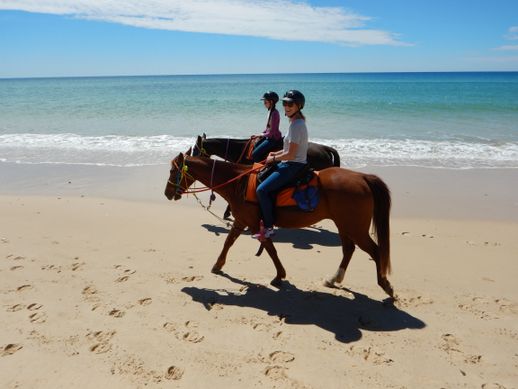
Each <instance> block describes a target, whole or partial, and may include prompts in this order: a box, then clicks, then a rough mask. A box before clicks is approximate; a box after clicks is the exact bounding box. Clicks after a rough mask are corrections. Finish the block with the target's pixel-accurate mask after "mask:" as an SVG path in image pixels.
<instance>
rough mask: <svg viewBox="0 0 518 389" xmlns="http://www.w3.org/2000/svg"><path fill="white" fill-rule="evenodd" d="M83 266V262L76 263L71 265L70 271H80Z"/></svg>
mask: <svg viewBox="0 0 518 389" xmlns="http://www.w3.org/2000/svg"><path fill="white" fill-rule="evenodd" d="M84 265H85V263H84V262H76V263H73V264H72V271H77V270H81V269H82V267H83V266H84Z"/></svg>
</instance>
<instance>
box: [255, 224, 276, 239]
mask: <svg viewBox="0 0 518 389" xmlns="http://www.w3.org/2000/svg"><path fill="white" fill-rule="evenodd" d="M274 235H275V230H274V229H273V227H270V228H261V230H259V232H258V233H257V234H253V235H252V238H254V239H258V240H259V241H261V242H262V241H264V240H266V239H268V238H269V237H271V236H274Z"/></svg>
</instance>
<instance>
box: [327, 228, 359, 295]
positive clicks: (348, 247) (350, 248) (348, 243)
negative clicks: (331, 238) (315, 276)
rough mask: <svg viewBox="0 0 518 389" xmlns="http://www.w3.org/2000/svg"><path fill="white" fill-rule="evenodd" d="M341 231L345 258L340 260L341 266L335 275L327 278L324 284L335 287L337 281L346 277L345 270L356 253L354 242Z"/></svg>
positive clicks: (339, 281)
mask: <svg viewBox="0 0 518 389" xmlns="http://www.w3.org/2000/svg"><path fill="white" fill-rule="evenodd" d="M339 233H340V239H341V240H342V252H343V258H342V262H340V266H339V267H338V270H337V271H336V273H335V275H334V276H332V277H330V278H328V279H327V280H325V282H324V285H325V286H328V287H330V288H332V287H334V286H335V285H334V284H335V282H336V283H341V282H342V281H343V280H344V277H345V271H346V270H347V266H348V265H349V262H350V261H351V257H352V256H353V253H354V249H355V246H354V242H353V241H352V240H351V239H349V237H348V236H346V235H345V234H344V233H343V232H339Z"/></svg>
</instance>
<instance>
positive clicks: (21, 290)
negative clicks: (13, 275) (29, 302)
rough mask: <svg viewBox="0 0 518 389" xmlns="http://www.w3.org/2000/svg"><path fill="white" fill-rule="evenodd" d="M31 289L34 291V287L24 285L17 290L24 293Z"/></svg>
mask: <svg viewBox="0 0 518 389" xmlns="http://www.w3.org/2000/svg"><path fill="white" fill-rule="evenodd" d="M30 289H32V285H22V286H19V287H18V288H16V291H17V292H24V291H26V290H30Z"/></svg>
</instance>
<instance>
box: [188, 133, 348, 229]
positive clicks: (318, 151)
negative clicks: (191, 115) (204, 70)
mask: <svg viewBox="0 0 518 389" xmlns="http://www.w3.org/2000/svg"><path fill="white" fill-rule="evenodd" d="M253 141H254V139H253V138H246V139H234V138H207V136H206V135H205V134H203V136H200V135H198V137H197V138H196V144H195V145H194V150H193V153H192V154H193V156H197V155H201V156H205V157H210V156H212V155H216V156H218V157H220V158H223V159H224V160H226V161H229V162H237V163H243V164H246V165H251V164H252V163H253V161H252V160H250V159H248V156H247V151H248V148H249V146H250V144H251V142H253ZM281 148H282V139H281V141H280V142H278V144H277V147H276V148H274V151H277V150H280V149H281ZM307 158H308V165H309V167H310V168H312V169H314V170H322V169H326V168H328V167H332V166H340V155H339V154H338V151H336V150H335V149H334V148H332V147H329V146H326V145H321V144H318V143H313V142H309V144H308V154H307ZM230 214H231V211H230V206H227V209H226V210H225V213H224V215H223V218H224V219H226V220H229V217H230Z"/></svg>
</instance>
